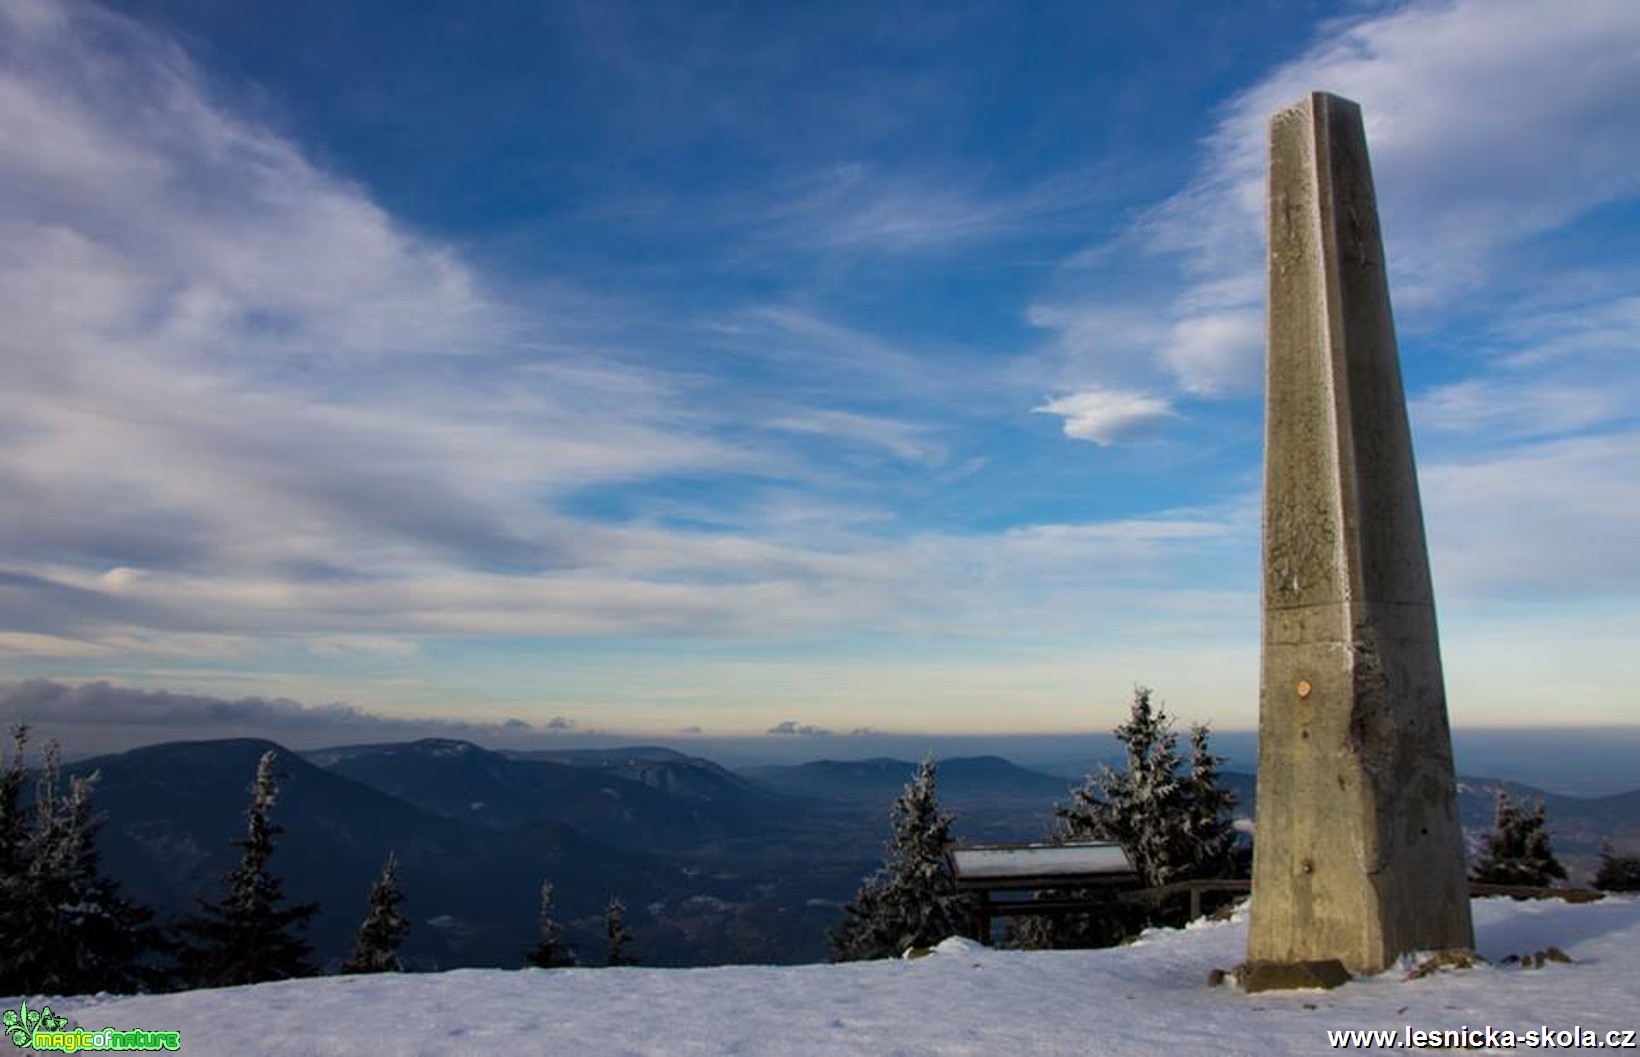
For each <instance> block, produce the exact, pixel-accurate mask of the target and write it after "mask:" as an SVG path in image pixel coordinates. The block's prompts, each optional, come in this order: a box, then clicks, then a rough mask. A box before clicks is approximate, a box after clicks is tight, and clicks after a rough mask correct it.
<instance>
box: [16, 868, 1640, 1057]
mask: <svg viewBox="0 0 1640 1057" xmlns="http://www.w3.org/2000/svg"><path fill="white" fill-rule="evenodd" d="M1475 926H1476V931H1477V934H1478V944H1479V948H1480V952H1481V954H1483V955H1485V956H1486V957H1487V958H1490V959H1492V960H1493V961H1494V962H1500V963H1501V961H1502V959H1503V958H1504V957H1505V956H1507V955H1510V954H1530V953H1532V952H1534V951H1537V950H1540V949H1543V948H1546V947H1550V946H1555V947H1559V948H1561V949H1562V950H1564V951H1565V952H1566V953H1567V954H1569V955H1571V957H1572V958H1573V959H1574V961H1573V962H1572V963H1571V964H1558V963H1550V964H1548V965H1546V966H1545V967H1543V968H1540V969H1527V968H1521V967H1519V966H1514V965H1504V964H1494V965H1488V966H1481V967H1478V968H1475V969H1469V970H1449V971H1442V972H1438V973H1435V974H1433V975H1430V976H1426V977H1424V978H1422V979H1407V978H1406V976H1407V974H1406V973H1405V972H1404V971H1392V972H1389V973H1385V974H1383V975H1382V976H1379V977H1374V978H1369V979H1360V980H1356V981H1353V982H1351V983H1349V984H1346V985H1345V986H1344V987H1342V988H1340V989H1338V990H1335V991H1299V992H1283V993H1264V994H1257V995H1248V994H1243V993H1241V992H1239V991H1237V990H1236V989H1234V988H1232V987H1228V986H1221V987H1209V986H1208V983H1207V978H1208V974H1209V972H1210V971H1211V970H1212V969H1215V968H1220V969H1228V968H1230V967H1231V966H1233V965H1234V964H1235V963H1237V962H1238V961H1240V960H1241V958H1242V955H1243V950H1244V945H1245V942H1246V925H1245V922H1244V921H1241V920H1237V921H1231V922H1227V923H1215V924H1201V925H1198V926H1194V927H1192V928H1190V929H1186V930H1183V931H1153V932H1151V933H1148V934H1146V935H1145V936H1144V937H1143V938H1142V939H1141V940H1140V941H1139V942H1137V943H1135V944H1133V945H1132V946H1129V947H1123V948H1118V949H1113V950H1098V951H1063V952H1030V953H1027V952H1015V951H1001V950H988V949H985V948H983V947H979V946H977V945H975V944H972V943H970V942H968V941H966V940H956V939H954V940H950V941H947V942H946V943H945V944H943V945H941V947H940V948H938V949H937V950H936V951H935V952H934V953H933V954H931V955H929V956H927V957H924V958H920V959H914V960H902V961H889V962H870V963H860V964H853V965H812V966H796V967H778V968H776V967H759V966H729V967H722V968H711V969H645V968H641V967H639V968H620V969H560V970H551V971H547V970H539V969H525V970H519V971H516V972H505V971H497V970H478V969H462V970H456V971H453V972H446V973H428V974H406V975H391V976H372V977H329V978H322V979H314V980H294V981H289V982H286V983H278V984H263V985H260V986H256V987H239V988H227V989H223V990H217V991H194V992H189V993H185V994H176V995H155V996H139V997H130V998H122V997H114V996H97V997H92V998H84V997H81V998H60V999H53V1000H49V1001H50V1005H51V1006H52V1008H53V1010H54V1011H55V1012H57V1013H61V1014H66V1015H67V1016H69V1017H70V1018H71V1020H72V1021H73V1022H74V1023H77V1024H78V1025H79V1026H80V1027H83V1028H86V1029H90V1030H96V1029H100V1028H104V1027H110V1028H116V1029H121V1030H125V1029H130V1028H144V1029H149V1030H155V1031H180V1032H181V1052H182V1053H185V1054H222V1055H224V1057H226V1055H253V1054H270V1055H272V1054H279V1055H290V1057H298V1055H302V1054H325V1055H331V1054H336V1055H343V1054H357V1055H359V1057H380V1055H383V1054H437V1055H440V1057H449V1055H452V1054H490V1053H550V1054H571V1055H576V1057H592V1055H602V1054H608V1055H640V1054H641V1055H649V1054H654V1055H666V1057H682V1055H692V1054H714V1055H715V1054H748V1055H749V1054H767V1055H770V1057H774V1055H779V1057H804V1055H810V1054H897V1055H912V1054H929V1055H936V1054H937V1055H957V1054H962V1055H969V1054H973V1055H981V1054H983V1055H987V1057H999V1055H1002V1057H1016V1055H1017V1057H1024V1055H1049V1054H1077V1055H1089V1054H1169V1055H1173V1054H1179V1055H1183V1054H1271V1053H1317V1052H1322V1051H1326V1050H1328V1049H1329V1048H1330V1046H1329V1042H1328V1036H1327V1032H1328V1030H1329V1029H1333V1030H1338V1029H1349V1028H1364V1029H1400V1028H1402V1027H1403V1026H1405V1025H1411V1026H1412V1027H1413V1028H1415V1029H1425V1030H1427V1029H1454V1028H1461V1027H1465V1026H1467V1027H1468V1028H1471V1029H1476V1030H1480V1029H1484V1028H1485V1027H1488V1026H1490V1027H1492V1028H1493V1029H1509V1030H1513V1031H1515V1032H1516V1033H1517V1034H1520V1035H1523V1034H1524V1033H1525V1032H1527V1031H1530V1030H1534V1029H1542V1028H1544V1027H1547V1028H1549V1029H1551V1030H1554V1031H1558V1030H1562V1029H1573V1028H1581V1029H1592V1030H1594V1031H1596V1032H1598V1033H1600V1035H1602V1036H1604V1033H1605V1032H1607V1031H1622V1030H1626V1029H1631V1028H1640V900H1636V899H1634V898H1623V897H1614V898H1609V899H1606V900H1604V901H1602V902H1599V903H1592V904H1587V905H1580V906H1570V905H1567V904H1564V903H1559V902H1543V903H1515V902H1511V901H1507V900H1478V901H1477V902H1476V903H1475ZM37 1001H38V999H32V1000H30V1005H31V1007H32V1006H34V1005H35V1003H36V1002H37ZM9 1003H10V1007H11V1008H16V1001H15V1000H9ZM1369 1048H1370V1047H1369ZM1380 1048H1383V1047H1380ZM1522 1048H1524V1047H1522ZM8 1052H9V1051H8ZM1479 1052H1494V1051H1491V1050H1487V1049H1485V1048H1484V1047H1483V1048H1481V1049H1480V1051H1479ZM1496 1052H1505V1051H1504V1050H1502V1049H1498V1050H1497V1051H1496ZM1637 1052H1640V1051H1637Z"/></svg>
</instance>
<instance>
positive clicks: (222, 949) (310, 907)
mask: <svg viewBox="0 0 1640 1057" xmlns="http://www.w3.org/2000/svg"><path fill="white" fill-rule="evenodd" d="M275 757H276V754H275V753H274V751H273V750H272V749H269V750H268V751H267V752H265V753H263V754H262V757H261V759H259V760H258V761H257V764H256V780H255V781H254V782H253V783H252V785H251V804H250V809H249V810H248V811H247V812H246V832H245V836H244V837H243V838H241V839H239V840H236V841H234V842H233V843H234V846H235V847H237V848H239V849H240V852H241V856H240V860H239V866H238V867H236V868H235V869H234V870H233V871H232V872H231V873H229V874H227V875H226V876H224V877H223V879H222V884H223V889H224V891H223V894H222V897H221V899H219V900H217V901H216V902H214V903H207V902H205V901H203V900H202V901H201V902H200V904H199V912H198V913H197V914H196V915H195V916H194V917H193V918H191V919H190V920H188V921H186V922H184V923H183V925H182V930H183V932H184V934H185V935H186V936H187V937H188V939H187V941H186V943H185V945H184V947H183V949H182V951H181V962H182V965H181V970H182V975H183V978H184V979H185V980H186V981H187V983H188V984H189V985H190V986H193V987H232V986H235V985H238V984H255V983H262V982H263V981H267V980H285V979H289V978H291V977H297V976H311V975H313V972H314V968H313V964H312V961H311V958H312V950H311V949H310V948H309V947H308V944H307V942H306V941H305V940H303V939H301V938H300V937H299V936H297V935H296V934H295V933H296V930H298V929H301V928H305V927H306V926H307V923H308V920H309V919H310V918H312V917H313V915H314V914H315V913H317V912H318V909H319V905H318V904H317V903H297V904H293V905H290V906H285V905H284V893H283V890H282V889H283V886H282V885H281V884H280V882H279V879H278V878H277V877H275V876H274V875H273V874H271V873H270V872H269V871H268V860H269V859H270V858H272V856H273V838H274V837H276V836H278V835H279V834H281V833H283V832H284V829H283V827H280V826H277V825H275V824H274V823H273V822H272V820H271V819H270V817H269V816H270V814H271V812H272V810H273V806H274V804H275V803H276V802H277V801H278V798H279V787H278V781H277V780H278V778H280V777H282V776H281V775H278V774H276V773H275V772H274V769H273V765H274V759H275Z"/></svg>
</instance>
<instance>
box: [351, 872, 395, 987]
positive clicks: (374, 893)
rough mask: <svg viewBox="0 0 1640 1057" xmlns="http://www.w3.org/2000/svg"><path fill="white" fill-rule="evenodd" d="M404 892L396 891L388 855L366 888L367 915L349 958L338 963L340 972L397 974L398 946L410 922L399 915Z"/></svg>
mask: <svg viewBox="0 0 1640 1057" xmlns="http://www.w3.org/2000/svg"><path fill="white" fill-rule="evenodd" d="M402 902H404V892H403V890H402V889H400V888H399V860H398V856H396V855H394V854H393V853H392V852H388V853H387V861H386V862H384V863H382V872H381V875H380V876H379V877H377V878H376V883H375V884H373V885H371V886H370V912H369V913H368V914H367V915H366V916H365V919H364V922H363V923H362V924H360V925H359V931H358V932H357V933H356V934H355V935H354V937H353V957H351V958H349V959H348V960H347V961H345V962H343V963H342V972H344V973H399V972H403V971H404V963H403V962H402V961H400V960H399V944H400V943H402V942H404V934H405V933H407V932H409V931H410V922H409V921H407V920H405V917H404V915H403V914H401V913H399V904H400V903H402Z"/></svg>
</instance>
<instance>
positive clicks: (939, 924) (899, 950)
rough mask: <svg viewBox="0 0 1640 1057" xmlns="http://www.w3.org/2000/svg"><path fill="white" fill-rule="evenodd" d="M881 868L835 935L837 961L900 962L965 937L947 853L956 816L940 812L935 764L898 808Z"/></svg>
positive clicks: (928, 763)
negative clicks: (917, 951) (917, 949)
mask: <svg viewBox="0 0 1640 1057" xmlns="http://www.w3.org/2000/svg"><path fill="white" fill-rule="evenodd" d="M890 815H891V818H892V822H893V835H892V836H891V837H890V838H889V842H888V848H887V855H886V857H885V861H884V863H883V867H882V869H880V870H879V871H877V872H876V873H875V874H873V875H872V876H871V877H869V878H867V879H866V881H865V884H864V885H862V886H861V888H860V891H859V894H858V895H856V896H855V898H854V902H852V903H850V904H849V905H848V906H846V907H844V908H843V920H842V922H841V923H840V924H839V925H838V927H837V928H836V929H835V930H834V931H833V932H832V934H831V945H832V956H833V958H834V959H835V960H837V961H857V960H861V959H866V958H897V957H899V956H900V955H901V954H903V953H905V951H906V950H908V949H910V948H912V947H927V946H931V945H933V944H936V943H938V942H940V941H941V940H943V939H945V938H947V937H948V936H952V935H955V934H958V933H960V932H962V930H963V924H964V922H965V920H966V913H965V911H966V904H965V901H964V900H963V898H962V897H961V896H960V895H958V893H957V889H956V881H955V879H954V878H953V877H952V875H951V865H950V861H949V860H948V859H947V857H946V853H947V852H948V851H949V850H950V848H951V821H952V816H951V815H950V814H949V813H947V812H945V811H942V810H940V805H939V800H938V797H937V796H936V795H935V767H934V761H933V760H932V759H925V760H923V762H922V766H921V767H919V768H918V769H917V773H916V776H915V777H913V778H912V779H911V781H910V783H909V784H907V785H906V787H905V790H904V791H903V792H902V793H901V794H900V796H899V798H898V799H897V800H895V801H894V806H893V808H892V810H891V813H890Z"/></svg>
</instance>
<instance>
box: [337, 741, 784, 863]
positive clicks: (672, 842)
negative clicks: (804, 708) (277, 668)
mask: <svg viewBox="0 0 1640 1057" xmlns="http://www.w3.org/2000/svg"><path fill="white" fill-rule="evenodd" d="M305 755H306V756H307V758H308V759H309V760H311V761H312V762H314V763H316V764H318V765H319V766H321V767H323V768H324V769H325V770H327V771H329V772H331V773H334V774H338V775H342V776H344V777H347V778H350V779H352V780H354V781H356V782H359V783H362V784H364V785H367V786H369V787H371V788H373V789H377V790H379V791H381V792H384V793H387V794H389V795H391V796H393V797H396V798H398V799H400V800H403V801H405V802H406V803H409V804H413V805H415V806H416V807H418V808H421V809H422V810H423V811H428V812H431V813H432V814H435V815H440V816H443V817H445V818H451V819H458V820H462V821H470V822H475V823H478V824H481V825H486V826H491V827H499V828H504V827H508V826H517V825H521V824H524V823H529V822H537V821H543V820H554V821H558V822H562V823H565V824H568V825H571V826H574V827H576V828H578V829H581V830H584V831H586V832H589V833H597V834H599V835H600V839H602V840H605V841H608V842H609V843H612V844H615V845H617V846H620V847H624V848H630V849H637V850H666V849H678V848H694V847H699V846H700V845H703V844H708V843H710V842H713V841H717V840H721V839H723V838H724V837H726V836H728V835H730V834H731V833H734V832H737V831H739V830H742V829H745V828H755V827H757V826H760V825H773V824H776V823H778V822H781V821H784V820H785V818H786V817H787V816H789V815H790V814H791V813H792V812H794V811H796V810H798V805H796V804H794V803H791V802H790V801H788V800H787V798H785V797H782V796H780V795H779V794H777V793H774V792H771V791H769V790H767V789H762V788H759V787H757V786H754V785H753V784H752V783H750V782H748V781H746V780H745V779H743V778H740V777H737V776H736V775H733V774H731V773H730V772H728V771H726V770H724V769H723V768H721V767H719V766H717V765H716V764H714V763H712V762H711V761H709V760H700V759H695V758H692V757H688V756H684V755H683V754H681V753H672V752H670V750H663V751H662V752H661V753H659V754H657V753H656V752H655V751H653V750H643V751H639V752H607V751H601V750H595V751H593V752H588V753H576V754H562V753H547V754H543V753H530V754H528V755H525V754H507V753H500V752H495V751H492V750H490V749H485V748H481V747H480V746H477V745H474V744H472V743H471V742H465V741H455V740H451V739H446V738H424V739H422V740H419V741H414V742H407V743H397V744H386V745H355V746H342V747H338V748H331V749H322V750H318V751H315V752H309V753H306V754H305ZM565 759H569V760H572V761H574V762H563V761H564V760H565Z"/></svg>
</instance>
